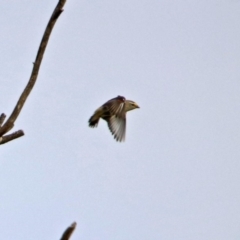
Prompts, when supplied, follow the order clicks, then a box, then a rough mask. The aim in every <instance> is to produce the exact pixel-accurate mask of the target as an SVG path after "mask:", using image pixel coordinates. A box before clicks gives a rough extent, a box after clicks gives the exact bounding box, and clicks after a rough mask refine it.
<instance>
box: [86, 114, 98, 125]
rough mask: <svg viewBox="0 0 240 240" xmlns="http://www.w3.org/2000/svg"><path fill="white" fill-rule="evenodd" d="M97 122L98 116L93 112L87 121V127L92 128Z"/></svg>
mask: <svg viewBox="0 0 240 240" xmlns="http://www.w3.org/2000/svg"><path fill="white" fill-rule="evenodd" d="M98 122H99V116H98V115H97V114H93V115H92V116H91V117H90V119H89V121H88V123H89V127H92V128H94V127H97V125H98Z"/></svg>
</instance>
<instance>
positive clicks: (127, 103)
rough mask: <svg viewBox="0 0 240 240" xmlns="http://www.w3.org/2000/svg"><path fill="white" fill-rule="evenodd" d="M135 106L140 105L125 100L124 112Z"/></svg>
mask: <svg viewBox="0 0 240 240" xmlns="http://www.w3.org/2000/svg"><path fill="white" fill-rule="evenodd" d="M135 108H140V107H139V106H138V105H137V104H136V103H135V102H134V101H131V100H126V102H125V110H126V112H127V111H130V110H133V109H135Z"/></svg>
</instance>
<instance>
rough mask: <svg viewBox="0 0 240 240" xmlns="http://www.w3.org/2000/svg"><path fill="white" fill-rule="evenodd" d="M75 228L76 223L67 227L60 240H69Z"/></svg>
mask: <svg viewBox="0 0 240 240" xmlns="http://www.w3.org/2000/svg"><path fill="white" fill-rule="evenodd" d="M76 226H77V223H76V222H74V223H73V224H72V225H71V226H69V227H68V228H67V229H66V230H65V232H64V233H63V235H62V237H61V239H60V240H68V239H70V237H71V235H72V233H73V231H74V230H75V228H76Z"/></svg>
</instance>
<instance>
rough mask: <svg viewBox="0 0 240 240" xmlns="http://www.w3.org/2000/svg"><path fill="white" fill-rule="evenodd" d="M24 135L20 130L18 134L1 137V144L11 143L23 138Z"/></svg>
mask: <svg viewBox="0 0 240 240" xmlns="http://www.w3.org/2000/svg"><path fill="white" fill-rule="evenodd" d="M23 135H24V132H23V131H22V130H18V131H17V132H14V133H11V134H8V135H5V136H3V137H0V144H4V143H7V142H9V141H12V140H13V139H16V138H19V137H22V136H23Z"/></svg>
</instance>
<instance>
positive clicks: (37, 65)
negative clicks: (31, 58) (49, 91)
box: [0, 0, 66, 136]
mask: <svg viewBox="0 0 240 240" xmlns="http://www.w3.org/2000/svg"><path fill="white" fill-rule="evenodd" d="M65 2H66V0H59V2H58V4H57V6H56V8H55V9H54V11H53V14H52V16H51V18H50V20H49V22H48V25H47V27H46V30H45V32H44V34H43V38H42V41H41V43H40V46H39V49H38V53H37V56H36V59H35V62H34V64H33V70H32V73H31V76H30V79H29V81H28V84H27V86H26V87H25V89H24V90H23V92H22V94H21V96H20V98H19V100H18V102H17V104H16V106H15V108H14V110H13V112H12V114H11V115H10V117H9V118H8V119H7V121H6V122H5V124H3V126H2V127H1V128H0V136H3V135H4V134H5V133H7V132H8V131H10V130H11V129H12V128H13V126H14V122H15V121H16V119H17V117H18V115H19V114H20V112H21V110H22V107H23V105H24V103H25V101H26V99H27V97H28V95H29V94H30V92H31V90H32V89H33V87H34V84H35V82H36V80H37V76H38V72H39V69H40V65H41V62H42V58H43V55H44V52H45V49H46V46H47V43H48V40H49V37H50V34H51V32H52V29H53V27H54V25H55V22H56V21H57V19H58V17H59V16H60V14H61V13H62V12H63V6H64V4H65Z"/></svg>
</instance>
